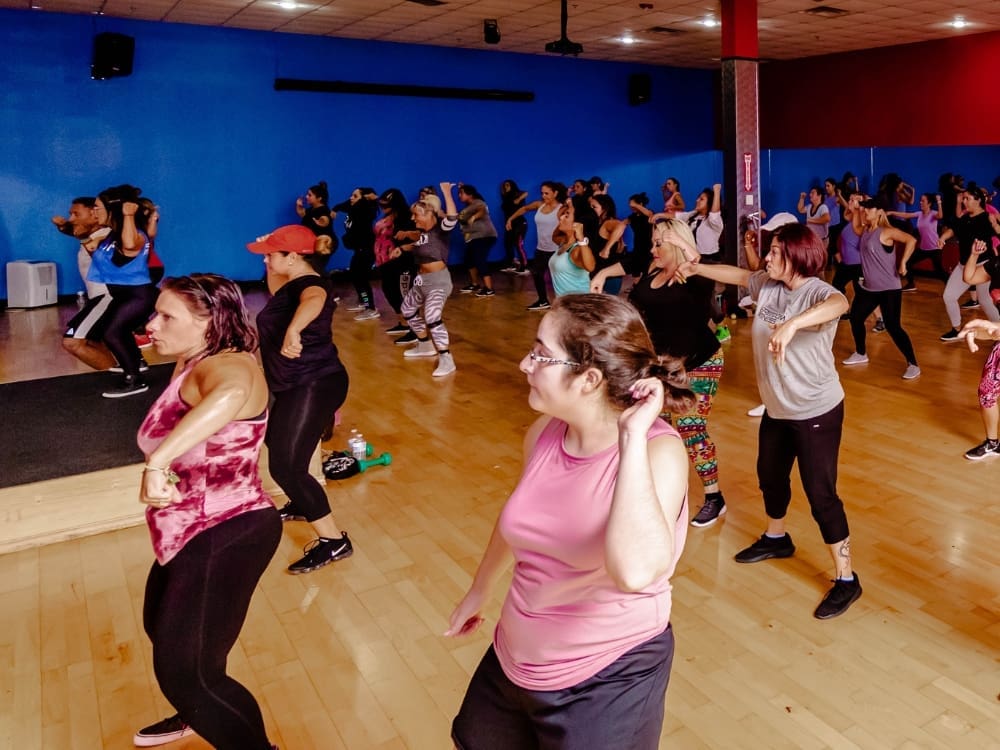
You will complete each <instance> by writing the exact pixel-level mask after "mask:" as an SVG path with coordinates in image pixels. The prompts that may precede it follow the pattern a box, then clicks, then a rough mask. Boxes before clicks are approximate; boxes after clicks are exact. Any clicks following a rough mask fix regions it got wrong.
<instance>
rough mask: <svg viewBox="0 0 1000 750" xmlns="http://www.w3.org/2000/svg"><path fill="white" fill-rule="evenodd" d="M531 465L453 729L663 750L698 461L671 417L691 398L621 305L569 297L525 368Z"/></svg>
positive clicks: (505, 529)
mask: <svg viewBox="0 0 1000 750" xmlns="http://www.w3.org/2000/svg"><path fill="white" fill-rule="evenodd" d="M520 368H521V371H522V372H523V373H524V374H525V376H526V377H527V381H528V386H529V392H528V404H529V405H530V406H531V407H532V408H533V409H535V410H536V411H539V412H541V413H542V416H541V417H540V418H539V419H538V420H537V421H536V422H535V423H534V424H533V425H532V426H531V427H530V428H529V429H528V433H527V436H526V437H525V441H524V456H525V466H524V471H523V473H522V475H521V479H520V481H519V482H518V485H517V487H516V488H515V489H514V491H513V493H512V494H511V496H510V498H509V499H508V500H507V503H506V505H505V506H504V508H503V510H502V511H501V513H500V517H499V519H498V521H497V524H496V527H495V528H494V530H493V535H492V537H491V539H490V542H489V545H488V546H487V548H486V552H485V554H484V556H483V559H482V562H481V563H480V565H479V569H478V570H477V571H476V575H475V578H474V580H473V582H472V586H471V588H470V589H469V591H468V593H467V594H466V595H465V597H464V598H463V599H462V601H461V602H460V603H459V605H458V606H457V607H456V608H455V611H454V612H453V613H452V615H451V620H450V624H449V628H448V631H447V633H446V635H451V636H457V635H464V634H466V633H471V632H473V631H474V630H476V628H478V627H479V625H480V624H482V622H483V615H482V612H483V608H484V607H485V606H486V604H487V603H488V602H489V600H490V598H491V595H492V592H493V588H494V586H495V585H496V582H497V580H498V579H499V578H500V577H501V575H502V574H503V572H504V570H505V569H506V568H507V567H508V565H509V563H510V562H511V560H513V562H514V574H513V579H512V581H511V585H510V590H509V591H508V593H507V596H506V599H505V601H504V605H503V609H502V611H501V614H500V620H499V622H498V623H497V627H496V631H495V633H494V636H493V645H492V646H491V647H490V648H489V650H488V651H487V653H486V655H485V657H484V658H483V660H482V662H481V663H480V665H479V668H478V669H477V670H476V673H475V675H474V676H473V677H472V681H471V683H470V685H469V688H468V691H467V692H466V695H465V700H464V701H463V702H462V707H461V709H460V710H459V713H458V716H457V717H456V718H455V721H454V723H453V725H452V739H453V740H454V743H455V746H456V747H457V748H460V749H461V750H501V749H503V750H509V748H538V747H545V748H551V749H553V750H555V749H556V748H560V749H563V750H576V749H578V748H580V749H582V748H591V747H601V748H610V747H626V746H627V747H628V748H629V749H630V750H653V749H654V748H656V747H657V745H658V743H659V737H660V730H661V727H662V724H663V709H664V693H665V692H666V688H667V681H668V679H669V676H670V665H671V659H672V656H673V632H672V630H671V628H670V602H671V594H670V591H671V585H670V576H671V574H672V573H673V571H674V567H675V566H676V564H677V560H678V558H679V557H680V554H681V551H682V550H683V548H684V540H685V536H686V526H687V524H686V518H687V513H686V505H687V472H688V467H687V457H686V455H685V452H684V446H683V444H682V443H681V440H680V437H679V435H678V434H677V432H676V430H674V429H673V428H672V427H671V426H670V425H668V424H667V423H666V422H664V421H663V420H662V419H660V418H659V415H660V413H661V412H662V411H663V410H664V408H667V409H668V410H671V411H673V410H677V409H680V410H684V409H685V408H686V407H687V405H688V404H689V403H690V401H691V393H690V391H688V390H687V389H686V388H685V387H684V380H685V378H684V373H683V368H682V367H681V365H680V363H679V362H677V361H674V360H668V359H665V358H662V357H660V356H658V355H657V354H656V352H655V350H654V349H653V345H652V342H651V341H650V338H649V334H648V333H647V332H646V329H645V326H643V324H642V319H641V318H640V317H639V315H638V313H637V312H636V311H635V309H634V308H633V307H631V306H630V305H629V304H628V303H626V302H625V301H623V300H621V299H618V298H617V297H611V296H609V295H603V294H601V295H598V294H572V295H567V296H565V297H560V298H558V299H557V300H556V301H555V303H554V305H553V306H552V312H551V313H549V314H547V315H546V316H545V317H544V318H543V319H542V322H541V324H540V325H539V327H538V334H537V337H536V339H535V343H534V345H533V346H532V349H531V351H530V352H529V353H528V355H527V356H525V358H524V359H523V360H521V365H520Z"/></svg>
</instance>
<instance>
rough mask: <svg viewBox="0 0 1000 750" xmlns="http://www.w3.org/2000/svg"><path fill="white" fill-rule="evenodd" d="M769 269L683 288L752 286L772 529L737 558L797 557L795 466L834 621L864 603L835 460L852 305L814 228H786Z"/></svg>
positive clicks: (692, 269)
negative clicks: (792, 511) (789, 522)
mask: <svg viewBox="0 0 1000 750" xmlns="http://www.w3.org/2000/svg"><path fill="white" fill-rule="evenodd" d="M764 262H765V263H766V270H763V271H756V272H752V273H751V272H750V271H748V270H746V269H745V268H737V267H736V266H727V265H715V264H705V263H698V262H690V261H689V262H686V263H684V264H683V265H682V266H681V267H680V268H679V269H678V271H677V274H676V278H677V280H678V281H681V280H689V281H690V277H691V276H706V277H708V278H709V279H712V280H714V281H719V282H722V283H723V284H733V285H738V286H745V287H747V288H748V289H749V291H750V297H751V298H752V299H753V300H754V302H756V304H757V312H756V314H755V315H754V317H753V326H752V328H751V337H752V341H753V358H754V369H755V370H756V372H757V387H758V389H759V390H760V395H761V399H762V400H763V402H764V406H765V407H766V411H765V412H764V415H763V416H762V417H761V421H760V437H759V440H758V449H757V451H758V452H757V479H758V481H759V484H760V489H761V492H762V493H763V495H764V510H765V511H766V513H767V529H766V531H765V532H764V533H763V534H762V535H761V537H760V539H758V540H757V541H755V542H754V543H753V544H751V545H750V546H749V547H747V548H746V549H744V550H742V551H740V552H738V553H737V554H736V562H739V563H756V562H761V561H762V560H769V559H771V558H784V557H791V556H792V555H793V554H795V545H794V544H792V537H791V536H790V535H789V534H788V533H786V531H785V515H786V513H787V512H788V505H789V503H790V502H791V499H792V487H791V476H790V475H791V471H792V464H794V463H795V461H796V460H798V463H799V476H800V477H801V478H802V486H803V489H804V490H805V493H806V498H808V500H809V505H810V507H811V509H812V515H813V518H814V519H815V520H816V522H817V524H819V528H820V532H821V533H822V535H823V541H824V542H826V544H827V545H828V547H829V549H830V555H831V556H832V557H833V563H834V566H835V568H836V571H837V578H836V580H835V581H834V584H833V588H831V589H830V590H829V591H828V592H827V594H826V596H824V597H823V601H821V602H820V604H819V606H818V607H816V610H815V611H814V612H813V616H814V617H816V618H817V619H820V620H826V619H829V618H831V617H836V616H837V615H841V614H843V613H844V612H846V611H847V609H848V607H850V606H851V604H853V603H854V602H855V601H856V600H857V599H858V597H860V596H861V583H860V581H859V580H858V577H857V576H856V575H855V574H854V569H853V567H852V564H851V536H850V531H849V529H848V525H847V514H846V513H845V512H844V504H843V502H842V501H841V499H840V497H839V496H838V495H837V459H838V455H839V453H840V437H841V433H842V430H843V424H844V389H843V388H842V387H841V385H840V378H839V377H838V375H837V368H836V365H835V364H834V360H833V340H834V337H835V336H836V334H837V321H838V319H839V318H840V316H841V315H842V314H843V313H845V312H847V298H846V297H844V295H843V294H841V293H840V292H838V291H837V290H836V289H834V288H833V287H832V286H830V285H829V284H827V283H826V282H825V281H824V280H823V278H822V276H823V272H824V270H825V269H826V249H825V248H824V247H823V242H822V240H820V239H819V237H817V236H816V235H815V234H814V233H813V232H812V230H811V229H809V228H808V227H806V226H804V225H802V224H799V223H794V224H786V225H785V226H782V227H781V228H779V229H778V230H777V231H776V232H775V233H774V234H773V235H772V237H771V248H770V251H769V252H768V254H767V256H766V257H765V259H764Z"/></svg>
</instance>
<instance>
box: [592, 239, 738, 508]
mask: <svg viewBox="0 0 1000 750" xmlns="http://www.w3.org/2000/svg"><path fill="white" fill-rule="evenodd" d="M685 248H686V249H687V252H688V253H690V256H691V257H692V258H696V257H698V253H697V250H696V249H695V240H694V235H693V234H692V233H691V229H690V228H689V227H688V225H687V224H685V223H684V222H683V221H680V220H679V219H662V220H660V221H659V222H657V224H656V225H655V227H654V228H653V259H652V261H651V262H650V263H649V264H648V266H647V267H646V268H641V267H638V265H637V263H636V261H635V260H634V259H633V256H626V257H625V259H623V260H622V261H620V262H618V263H615V265H613V266H610V267H609V268H605V269H604V270H602V271H600V272H598V274H597V275H596V276H594V282H593V287H592V288H591V290H592V291H594V292H597V291H600V289H602V288H603V285H604V283H605V280H606V279H607V278H608V277H612V276H624V275H625V274H632V275H634V274H637V273H641V274H642V275H641V276H640V277H639V280H638V281H636V282H635V286H634V287H633V288H632V292H631V294H630V295H629V300H630V301H631V302H632V304H633V305H635V306H636V308H637V309H638V310H639V314H640V315H642V319H643V321H644V322H645V323H646V327H647V328H648V329H649V335H650V336H651V337H652V339H653V346H655V347H656V351H657V352H658V353H660V354H664V355H669V356H671V357H677V358H679V359H681V360H683V361H684V369H685V370H686V371H687V374H688V384H689V387H690V388H691V390H692V391H694V394H695V399H696V401H695V404H694V408H692V409H691V410H690V411H688V412H685V413H677V414H674V419H673V424H674V427H676V428H677V430H678V431H679V432H680V434H681V437H682V438H683V439H684V445H685V447H686V448H687V452H688V458H690V459H691V463H692V465H693V466H694V468H695V471H696V472H698V477H699V478H700V479H701V483H702V486H703V487H704V492H705V500H704V503H703V504H702V506H701V509H700V510H699V511H698V512H697V513H696V514H695V516H694V518H692V519H691V525H692V526H711V525H712V524H713V523H715V522H716V521H717V520H718V519H719V517H720V516H722V515H724V514H725V512H726V501H725V499H724V498H723V497H722V492H720V491H719V462H718V458H717V454H716V450H715V442H714V441H713V440H712V438H711V437H710V436H709V434H708V417H709V415H710V414H711V413H712V403H713V402H714V400H715V396H716V394H717V393H718V392H719V380H720V379H721V378H722V369H723V365H724V355H723V351H722V348H721V347H720V346H719V340H718V339H717V338H716V337H715V333H714V332H713V331H712V329H711V327H710V326H709V321H710V320H711V319H712V293H713V290H714V289H715V284H714V283H713V282H712V281H711V280H709V279H706V278H703V277H700V276H699V277H694V278H692V279H691V280H690V281H689V282H688V283H687V284H670V283H669V282H670V280H671V279H673V278H674V274H675V273H676V272H677V269H678V267H680V265H681V264H682V263H683V262H684V261H685V260H686V257H685Z"/></svg>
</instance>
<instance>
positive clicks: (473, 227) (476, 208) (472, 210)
mask: <svg viewBox="0 0 1000 750" xmlns="http://www.w3.org/2000/svg"><path fill="white" fill-rule="evenodd" d="M480 211H482V212H483V215H482V216H480V217H479V218H478V219H475V220H473V217H474V216H475V215H476V214H477V213H479V212H480ZM458 223H459V224H461V225H462V238H463V239H464V240H465V241H466V242H468V241H469V240H478V239H479V238H481V237H496V236H497V230H496V227H494V226H493V222H492V221H491V220H490V209H489V206H487V205H486V203H485V202H483V201H481V200H478V199H477V200H474V201H472V202H471V203H469V205H468V206H466V207H465V208H463V209H462V210H461V211H459V212H458Z"/></svg>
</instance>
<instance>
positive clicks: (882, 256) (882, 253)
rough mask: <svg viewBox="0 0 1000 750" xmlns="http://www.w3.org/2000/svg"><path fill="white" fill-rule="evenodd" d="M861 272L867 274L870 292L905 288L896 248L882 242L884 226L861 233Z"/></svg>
mask: <svg viewBox="0 0 1000 750" xmlns="http://www.w3.org/2000/svg"><path fill="white" fill-rule="evenodd" d="M861 272H862V273H863V274H864V276H865V283H864V287H865V289H867V290H868V291H869V292H888V291H890V290H893V289H902V288H903V285H902V283H900V281H899V266H898V265H897V263H896V248H895V246H894V245H889V246H888V247H887V246H885V245H883V244H882V227H875V228H874V229H872V230H865V231H864V232H863V233H862V235H861Z"/></svg>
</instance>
